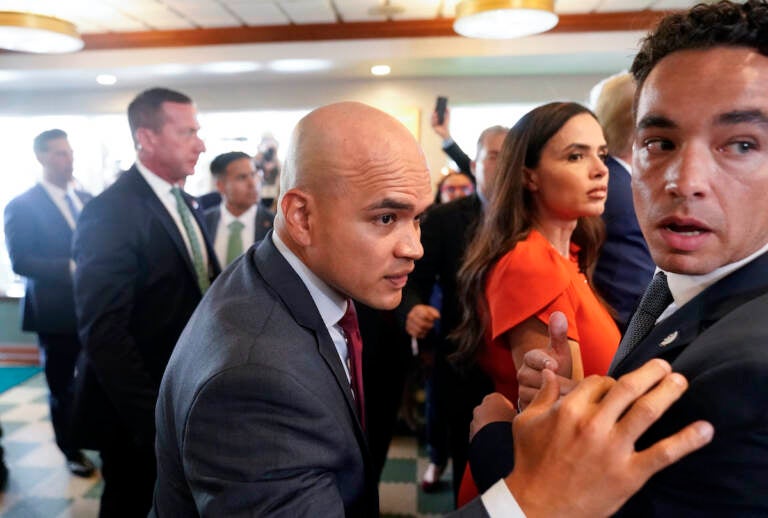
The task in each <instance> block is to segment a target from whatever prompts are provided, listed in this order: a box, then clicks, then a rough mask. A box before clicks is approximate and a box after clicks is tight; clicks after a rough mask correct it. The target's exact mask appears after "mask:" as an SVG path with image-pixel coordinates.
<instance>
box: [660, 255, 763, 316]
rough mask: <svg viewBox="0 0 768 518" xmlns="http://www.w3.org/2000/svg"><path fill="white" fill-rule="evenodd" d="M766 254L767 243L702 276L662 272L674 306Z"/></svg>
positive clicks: (687, 300) (678, 305)
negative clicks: (665, 277) (750, 253)
mask: <svg viewBox="0 0 768 518" xmlns="http://www.w3.org/2000/svg"><path fill="white" fill-rule="evenodd" d="M766 252H768V243H767V244H766V245H764V246H763V247H762V248H761V249H760V250H758V251H757V252H755V253H753V254H752V255H750V256H748V257H745V258H744V259H741V260H739V261H736V262H735V263H731V264H726V265H725V266H721V267H720V268H717V269H716V270H714V271H711V272H709V273H706V274H704V275H683V274H679V273H669V272H664V273H666V274H667V284H669V291H670V292H672V298H673V299H674V301H675V306H677V307H681V306H682V305H684V304H686V303H687V302H689V301H690V300H691V299H693V298H694V297H696V296H697V295H698V294H699V293H701V292H702V291H704V290H706V289H707V288H708V287H710V286H712V285H713V284H714V283H716V282H717V281H719V280H720V279H723V278H724V277H726V276H727V275H729V274H731V273H733V272H735V271H736V270H738V269H739V268H741V267H742V266H744V265H745V264H747V263H749V262H751V261H754V260H755V259H757V258H758V257H760V256H761V255H763V254H764V253H766ZM658 270H659V269H658V268H657V271H658Z"/></svg>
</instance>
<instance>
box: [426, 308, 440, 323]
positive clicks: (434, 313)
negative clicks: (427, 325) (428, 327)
mask: <svg viewBox="0 0 768 518" xmlns="http://www.w3.org/2000/svg"><path fill="white" fill-rule="evenodd" d="M428 314H429V318H430V319H431V320H437V319H438V318H440V311H439V310H438V309H437V308H435V307H432V306H429V312H428Z"/></svg>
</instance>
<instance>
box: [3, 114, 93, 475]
mask: <svg viewBox="0 0 768 518" xmlns="http://www.w3.org/2000/svg"><path fill="white" fill-rule="evenodd" d="M33 147H34V151H35V156H36V157H37V160H38V162H40V164H41V165H42V166H43V178H42V180H41V181H40V182H39V183H38V184H37V185H35V186H34V187H32V188H31V189H29V190H28V191H27V192H25V193H23V194H21V195H19V196H17V197H16V198H14V199H13V200H12V201H11V202H10V203H9V204H8V206H6V208H5V239H6V242H7V248H8V254H9V255H10V258H11V265H12V267H13V271H14V272H16V273H17V274H19V275H22V276H24V278H25V282H26V291H25V294H24V301H23V303H22V324H21V328H22V329H23V330H24V331H34V332H36V333H37V339H38V343H39V345H40V351H41V359H42V362H43V366H44V369H45V378H46V381H47V382H48V388H49V390H50V394H49V398H48V399H49V403H50V408H51V423H52V424H53V430H54V435H55V436H56V444H57V445H58V447H59V449H60V450H61V452H62V453H63V454H64V456H65V457H66V459H67V467H68V468H69V470H70V471H71V472H72V473H74V474H75V475H78V476H81V477H89V476H91V474H93V471H94V466H93V463H91V461H90V460H89V459H88V458H87V457H85V456H84V455H83V453H82V452H81V451H80V450H79V449H77V448H76V447H74V446H73V445H72V442H71V440H70V437H69V425H70V414H71V411H72V388H73V375H74V372H75V362H76V360H77V355H78V354H79V353H80V340H79V339H78V336H77V320H76V318H75V302H74V298H73V295H72V273H73V271H74V262H72V233H73V232H74V229H75V224H76V223H77V219H78V216H79V214H80V211H81V210H82V208H83V206H84V205H85V204H86V203H87V202H88V201H89V200H90V199H91V195H90V194H88V193H87V192H84V191H79V190H75V189H74V188H73V187H72V170H73V168H72V165H73V155H72V148H71V147H70V145H69V141H68V139H67V134H66V133H65V132H64V131H62V130H60V129H52V130H48V131H44V132H43V133H41V134H40V135H38V136H37V137H35V141H34V146H33Z"/></svg>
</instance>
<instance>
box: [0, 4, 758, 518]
mask: <svg viewBox="0 0 768 518" xmlns="http://www.w3.org/2000/svg"><path fill="white" fill-rule="evenodd" d="M765 34H768V2H766V0H747V1H746V2H743V3H735V2H731V1H728V0H723V1H720V2H718V3H716V4H701V5H698V6H696V7H693V8H692V9H690V10H688V11H685V12H680V13H676V14H671V15H668V16H666V17H665V18H664V19H662V21H661V22H660V24H659V26H658V27H657V28H655V29H654V30H653V31H652V32H651V33H650V34H649V35H648V36H647V37H646V38H645V39H644V40H643V42H642V45H641V48H640V51H639V52H638V54H637V56H636V57H635V58H634V61H633V64H632V67H631V70H630V73H628V74H619V75H617V76H615V77H612V78H610V79H609V80H608V81H606V82H605V83H604V84H603V85H602V91H601V95H600V96H599V98H598V101H597V103H596V105H595V107H594V111H592V110H590V109H588V108H587V107H585V106H582V105H580V104H578V103H574V102H552V103H548V104H544V105H542V106H539V107H537V108H535V109H533V110H531V111H530V112H529V113H527V114H526V115H524V116H523V117H522V118H521V119H520V120H519V121H517V122H516V123H515V124H514V125H513V126H512V127H511V128H507V127H504V126H501V125H494V126H490V127H489V128H487V129H486V130H485V131H483V132H482V133H481V134H480V135H479V137H478V141H477V148H476V152H475V156H474V159H471V158H470V157H469V156H468V155H466V154H465V153H464V152H463V151H462V150H461V148H460V147H459V146H458V144H457V143H456V142H455V141H453V139H452V138H451V134H450V128H449V125H450V111H449V110H448V111H446V113H445V116H444V117H443V118H442V119H441V120H439V118H438V117H437V114H436V113H435V114H433V116H432V127H433V129H434V131H435V132H436V133H437V134H438V135H440V136H441V137H442V138H443V150H444V151H445V152H446V154H448V156H450V157H451V158H452V159H453V161H454V163H455V164H456V167H457V171H454V172H451V173H449V174H448V175H446V176H444V177H443V178H442V179H441V182H440V183H439V185H438V186H437V187H436V188H434V186H433V184H432V175H431V172H430V169H429V167H428V165H427V163H426V160H425V158H424V154H423V151H422V149H421V147H420V146H419V144H418V142H417V141H416V139H415V138H414V137H413V135H412V134H411V133H410V132H409V131H408V130H407V129H406V128H405V127H404V126H403V125H402V124H401V123H400V122H398V121H397V120H396V119H394V118H393V117H391V116H389V115H387V114H385V113H384V112H382V111H379V110H377V109H375V108H372V107H370V106H367V105H364V104H361V103H356V102H339V103H334V104H330V105H327V106H323V107H320V108H317V109H316V110H313V111H312V112H310V113H309V114H308V115H307V116H305V117H304V118H303V119H301V121H300V122H299V123H298V125H297V126H296V128H295V130H294V133H293V135H292V138H291V141H290V144H289V146H288V148H287V150H286V154H285V160H284V164H283V167H282V168H281V169H279V170H275V168H274V164H275V161H276V157H275V154H274V150H276V144H275V146H273V147H266V148H264V149H260V150H259V152H258V154H257V155H256V157H255V158H254V156H252V155H250V154H247V153H244V152H239V151H233V152H229V153H224V154H222V155H219V156H217V157H216V158H215V159H214V160H213V161H212V162H211V166H210V169H211V174H212V177H213V179H214V181H215V183H216V188H217V192H218V196H219V198H218V200H217V201H213V202H211V201H209V200H210V199H215V198H216V197H215V196H214V197H213V198H211V197H209V198H208V201H204V200H203V199H201V200H197V199H195V198H193V197H192V196H190V195H188V194H187V193H186V192H185V191H184V189H183V186H184V181H185V179H186V177H187V176H189V175H190V174H192V172H193V170H194V167H195V164H196V163H197V161H198V158H199V156H200V154H201V153H202V152H203V151H204V150H205V144H204V143H203V141H202V140H201V138H200V137H199V136H198V131H199V129H200V128H199V124H198V122H197V108H196V106H195V104H194V103H193V101H192V99H190V98H189V97H187V96H186V95H184V94H182V93H180V92H177V91H174V90H169V89H165V88H153V89H149V90H146V91H143V92H141V93H140V94H139V95H137V96H136V97H135V98H134V99H133V101H132V102H131V103H130V105H129V106H128V121H129V125H130V129H131V134H132V137H133V141H134V146H135V149H136V161H135V163H134V165H133V166H132V167H131V168H130V169H129V170H128V171H125V172H124V173H122V174H121V175H120V176H119V177H118V179H117V180H116V181H115V183H114V184H112V185H111V186H110V187H108V188H107V189H106V190H105V191H104V192H102V193H101V194H99V195H98V196H96V197H91V195H90V194H88V193H85V192H82V191H78V190H76V189H74V188H73V184H72V171H73V154H72V149H71V148H70V146H69V143H68V140H67V135H66V133H64V132H63V131H61V130H50V131H46V132H43V133H41V134H40V135H39V136H38V137H37V138H36V139H35V142H34V152H35V154H36V156H37V158H38V161H39V162H40V164H41V166H42V169H43V179H42V181H41V182H40V183H39V184H38V185H36V186H35V187H33V188H32V189H30V190H29V191H27V192H26V193H24V194H22V195H20V196H18V197H17V198H15V199H14V200H13V201H12V202H11V203H9V204H8V206H7V207H6V208H5V233H6V239H7V244H8V250H9V254H10V257H11V261H12V264H13V268H14V271H16V272H17V273H18V274H19V275H22V276H24V277H25V278H26V281H27V291H26V295H25V299H24V306H23V328H24V329H25V330H29V331H34V332H36V333H37V335H38V340H39V344H40V348H41V352H42V353H43V356H44V365H45V375H46V380H47V382H48V386H49V389H50V412H51V420H52V423H53V427H54V431H55V436H56V442H57V445H58V446H59V448H60V449H61V451H62V453H63V454H64V455H65V457H66V459H67V463H68V467H69V469H70V470H71V471H72V473H73V474H75V475H80V476H89V475H90V474H91V473H92V472H93V470H94V466H93V465H92V464H91V462H90V461H89V460H88V458H87V457H85V456H84V455H83V454H82V449H93V450H97V451H98V452H99V454H100V456H101V461H102V467H101V471H102V476H103V479H104V488H103V493H102V497H101V506H100V516H103V517H121V516H126V517H133V516H147V515H148V514H149V516H153V517H177V516H185V517H186V516H216V517H218V516H288V515H299V516H309V515H312V516H349V517H353V516H355V517H356V516H359V517H373V516H378V513H379V502H378V489H377V485H378V479H379V476H380V473H381V469H382V465H383V459H384V457H385V456H386V448H387V445H388V443H389V440H390V439H391V434H392V429H393V427H394V421H395V420H396V419H397V403H398V402H399V398H400V394H401V392H402V387H403V383H404V379H405V377H404V375H402V373H401V372H400V373H399V372H397V371H398V370H400V369H405V365H406V364H407V363H408V360H409V354H410V353H411V351H412V350H414V349H415V350H418V349H429V350H431V351H432V354H431V358H432V361H431V365H430V375H429V379H428V380H427V409H426V417H427V434H426V439H427V445H428V449H429V455H430V464H429V466H428V468H427V470H426V472H425V473H424V475H423V481H422V485H423V487H424V489H425V490H428V491H429V490H432V489H434V488H435V487H436V485H437V484H438V483H439V480H440V477H441V475H442V473H443V471H444V470H445V467H446V464H447V461H448V459H449V458H450V459H451V461H452V466H453V488H454V497H455V502H456V510H455V511H454V512H453V513H452V514H451V516H457V517H483V516H491V517H521V516H529V517H538V516H543V517H549V516H574V517H581V516H584V517H592V516H607V515H614V514H615V515H618V516H662V517H666V516H715V515H717V516H722V515H728V516H730V515H733V516H759V515H765V514H768V497H767V496H766V495H768V463H767V462H766V460H765V459H768V455H766V453H768V452H766V443H765V437H766V436H768V421H767V420H766V412H765V411H764V405H763V400H762V395H763V394H762V387H763V382H764V380H765V379H766V375H768V372H766V371H767V370H768V355H767V354H766V353H765V341H766V339H768V327H766V325H765V324H764V323H763V322H764V320H763V319H761V318H760V316H761V315H762V314H764V312H765V311H766V309H768V308H767V307H766V306H767V305H768V274H766V272H767V271H768V269H767V268H768V255H766V252H768V212H766V211H765V210H764V209H763V205H762V203H763V200H762V193H763V191H764V190H765V189H766V188H768V151H767V150H768V93H766V92H765V88H764V83H763V82H762V80H763V79H764V78H765V79H766V80H768V48H766V45H765ZM764 76H765V77H764ZM724 78H727V80H725V79H724ZM372 143H375V144H372ZM328 149H334V150H336V152H335V153H327V152H326V150H328ZM267 164H268V165H267ZM267 170H268V171H267ZM260 172H261V173H262V174H266V173H267V172H268V174H269V175H271V176H274V179H278V178H279V180H276V181H277V182H278V183H279V189H276V191H275V192H274V193H272V196H273V197H274V200H273V202H270V205H271V207H273V208H274V211H272V210H269V209H268V208H267V207H266V206H265V204H263V203H260V195H259V185H260ZM204 206H205V207H206V208H205V210H203V207H204ZM411 342H415V343H413V344H412V343H411ZM412 347H413V349H412ZM384 365H386V366H387V368H386V369H384V368H383V366H384ZM390 368H391V370H390ZM383 371H384V372H383ZM0 474H1V473H0Z"/></svg>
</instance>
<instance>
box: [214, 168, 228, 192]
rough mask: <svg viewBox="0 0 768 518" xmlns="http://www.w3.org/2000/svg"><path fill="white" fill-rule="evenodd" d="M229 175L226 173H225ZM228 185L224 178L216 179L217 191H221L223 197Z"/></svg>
mask: <svg viewBox="0 0 768 518" xmlns="http://www.w3.org/2000/svg"><path fill="white" fill-rule="evenodd" d="M224 174H225V175H226V174H227V173H226V172H225V173H224ZM226 185H227V181H226V180H225V179H224V178H223V176H219V177H217V178H216V190H217V191H219V192H220V193H221V194H222V195H223V194H224V188H225V187H226Z"/></svg>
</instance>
